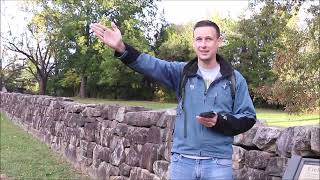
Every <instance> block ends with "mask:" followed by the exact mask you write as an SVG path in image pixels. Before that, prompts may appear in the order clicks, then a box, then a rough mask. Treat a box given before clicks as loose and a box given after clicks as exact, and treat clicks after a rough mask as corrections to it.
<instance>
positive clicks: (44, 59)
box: [6, 23, 55, 95]
mask: <svg viewBox="0 0 320 180" xmlns="http://www.w3.org/2000/svg"><path fill="white" fill-rule="evenodd" d="M34 25H35V24H33V23H30V24H29V26H28V28H27V30H28V31H27V32H26V33H25V34H24V36H22V38H21V39H20V40H18V41H15V40H16V39H11V40H7V45H6V47H7V48H8V49H9V50H11V51H13V52H16V53H18V54H20V55H22V56H24V57H25V58H26V60H28V61H30V62H31V65H30V66H27V70H28V71H29V72H30V73H31V74H32V75H33V76H34V77H35V78H36V80H37V81H38V83H39V94H41V95H44V94H46V87H47V81H48V77H49V75H50V73H51V72H52V70H53V68H54V67H55V63H54V62H53V55H54V51H53V49H52V47H51V43H52V39H51V38H50V37H46V36H44V34H43V32H41V31H38V28H37V27H35V26H34ZM32 66H34V67H35V71H34V70H33V68H32Z"/></svg>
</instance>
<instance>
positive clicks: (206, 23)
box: [193, 20, 220, 37]
mask: <svg viewBox="0 0 320 180" xmlns="http://www.w3.org/2000/svg"><path fill="white" fill-rule="evenodd" d="M208 26H209V27H213V28H214V29H215V30H216V31H217V35H218V37H220V28H219V26H218V25H217V24H216V23H214V22H212V21H210V20H202V21H198V22H197V23H196V24H195V25H194V27H193V31H194V30H195V29H196V28H198V27H208Z"/></svg>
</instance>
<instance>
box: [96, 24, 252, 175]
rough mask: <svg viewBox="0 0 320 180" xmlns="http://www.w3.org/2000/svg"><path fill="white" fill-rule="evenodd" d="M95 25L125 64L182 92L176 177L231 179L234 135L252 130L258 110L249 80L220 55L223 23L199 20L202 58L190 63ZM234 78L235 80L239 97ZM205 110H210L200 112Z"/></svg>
mask: <svg viewBox="0 0 320 180" xmlns="http://www.w3.org/2000/svg"><path fill="white" fill-rule="evenodd" d="M92 30H93V31H94V33H95V34H96V36H97V37H98V38H99V39H100V40H102V41H103V42H104V43H105V44H106V45H107V46H109V47H111V48H112V49H114V50H115V55H116V56H117V57H118V58H119V59H120V60H121V61H122V62H123V63H124V64H126V65H127V66H129V67H130V68H132V69H134V70H135V71H137V72H140V73H142V74H144V75H146V76H149V77H151V78H153V79H155V80H157V81H159V82H161V83H162V84H164V85H166V86H167V87H169V88H171V89H173V90H174V91H175V92H176V93H177V97H178V106H177V115H176V122H175V129H174V137H173V147H172V151H171V152H172V156H171V164H170V176H171V179H183V180H186V179H232V142H233V136H234V135H237V134H240V133H243V132H245V131H247V130H249V129H250V128H251V127H252V126H253V125H254V123H255V118H256V114H255V110H254V107H253V103H252V100H251V98H250V96H249V93H248V87H247V83H246V81H245V79H244V78H243V76H242V75H241V74H240V73H239V72H238V71H236V70H233V68H232V67H231V65H230V64H229V63H227V62H226V61H225V60H224V59H223V58H222V57H221V56H220V55H218V54H217V51H218V47H219V45H220V43H221V42H222V40H221V37H220V29H219V27H218V26H217V25H216V24H215V23H214V22H211V21H208V20H205V21H200V22H197V23H196V25H195V26H194V30H193V48H194V50H195V52H196V54H197V57H196V58H195V59H194V60H192V61H190V62H189V63H188V64H187V63H184V62H168V61H164V60H160V59H157V58H155V57H152V56H150V55H148V54H144V53H141V52H139V51H137V50H136V49H134V48H133V47H131V46H130V45H127V44H125V43H124V42H123V41H122V36H121V33H120V31H119V29H118V28H117V27H116V26H115V25H114V24H112V27H111V28H107V27H105V26H103V25H100V24H93V25H92ZM184 75H185V76H184ZM183 77H185V78H187V81H186V83H185V85H184V84H183V83H181V82H182V81H183V80H182V78H183ZM230 77H233V78H234V79H235V80H234V83H235V84H234V86H235V88H236V90H235V92H234V98H233V97H232V88H230V87H231V86H232V85H233V83H232V81H230V79H231V78H230ZM180 86H183V87H180ZM180 89H182V92H180ZM203 112H210V113H207V114H208V116H206V115H201V116H200V113H203Z"/></svg>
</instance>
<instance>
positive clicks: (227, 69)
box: [183, 54, 233, 76]
mask: <svg viewBox="0 0 320 180" xmlns="http://www.w3.org/2000/svg"><path fill="white" fill-rule="evenodd" d="M216 57H217V62H218V63H219V64H220V73H221V75H222V76H229V75H230V74H231V73H232V72H233V68H232V66H231V64H230V63H229V62H227V61H225V60H224V59H223V57H222V56H220V55H219V54H217V56H216ZM197 71H198V57H195V58H194V59H193V60H191V61H189V62H188V63H187V64H186V66H185V67H184V68H183V73H185V74H186V75H187V76H195V75H196V74H197Z"/></svg>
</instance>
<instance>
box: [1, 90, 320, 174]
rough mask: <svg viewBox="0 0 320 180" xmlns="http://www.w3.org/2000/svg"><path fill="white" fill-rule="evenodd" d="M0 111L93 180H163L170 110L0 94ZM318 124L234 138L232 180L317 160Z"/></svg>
mask: <svg viewBox="0 0 320 180" xmlns="http://www.w3.org/2000/svg"><path fill="white" fill-rule="evenodd" d="M0 98H1V101H0V102H1V111H2V112H3V113H6V114H7V115H8V117H9V118H10V119H11V120H12V121H13V122H15V123H16V124H18V125H19V126H21V127H22V128H23V129H25V130H26V131H28V132H29V133H31V134H32V135H34V136H35V137H37V138H38V139H40V140H41V141H43V142H45V143H46V144H47V145H48V146H49V147H51V148H52V149H53V150H54V151H56V152H58V153H60V154H62V155H63V156H64V157H65V158H66V159H67V160H68V161H70V162H71V163H72V164H73V165H74V166H75V167H76V168H77V169H79V170H80V171H82V172H84V173H86V174H88V175H90V177H92V178H94V179H119V180H120V179H166V178H167V176H168V167H169V162H170V149H171V139H172V128H173V125H174V119H175V111H174V110H159V111H154V110H149V109H146V108H143V107H125V106H119V105H95V104H80V103H75V102H72V100H71V99H68V98H54V97H50V96H37V95H26V94H17V93H3V92H0ZM319 131H320V128H319V126H306V127H290V128H286V129H283V128H275V127H267V126H265V125H263V123H257V124H256V125H255V126H254V127H253V128H252V129H251V130H250V131H248V132H246V133H244V134H241V135H238V136H236V137H235V140H234V146H233V149H234V154H233V162H234V163H233V168H234V177H235V179H281V177H282V175H283V173H284V170H285V168H286V166H287V162H288V159H289V158H290V157H291V155H293V154H298V155H301V156H304V157H313V158H318V159H319V157H320V144H319V142H320V137H319Z"/></svg>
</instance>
